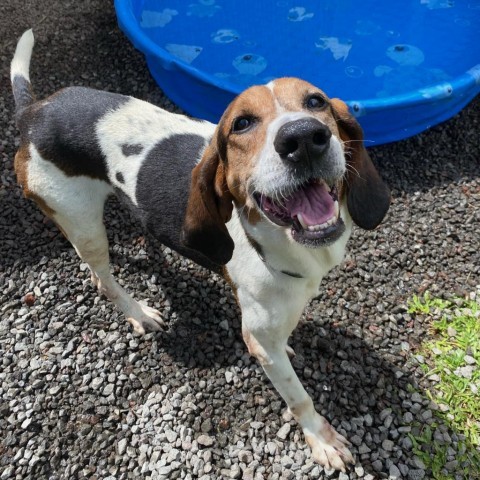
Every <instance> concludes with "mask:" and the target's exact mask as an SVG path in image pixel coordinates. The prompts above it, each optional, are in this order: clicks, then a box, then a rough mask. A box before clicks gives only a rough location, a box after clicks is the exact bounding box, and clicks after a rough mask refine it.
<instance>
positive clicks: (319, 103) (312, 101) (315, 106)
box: [305, 95, 327, 110]
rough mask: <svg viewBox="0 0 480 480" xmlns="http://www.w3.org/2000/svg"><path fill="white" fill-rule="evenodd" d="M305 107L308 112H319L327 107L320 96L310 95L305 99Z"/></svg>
mask: <svg viewBox="0 0 480 480" xmlns="http://www.w3.org/2000/svg"><path fill="white" fill-rule="evenodd" d="M305 105H306V107H307V108H309V109H310V110H320V109H322V108H323V107H325V105H327V101H326V100H325V99H324V98H323V97H321V96H320V95H311V96H310V97H307V99H306V101H305Z"/></svg>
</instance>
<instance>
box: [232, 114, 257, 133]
mask: <svg viewBox="0 0 480 480" xmlns="http://www.w3.org/2000/svg"><path fill="white" fill-rule="evenodd" d="M252 124H253V119H252V118H250V117H238V118H236V119H235V121H234V122H233V125H232V131H233V132H244V131H245V130H248V128H249V127H251V126H252Z"/></svg>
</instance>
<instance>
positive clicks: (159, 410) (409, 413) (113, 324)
mask: <svg viewBox="0 0 480 480" xmlns="http://www.w3.org/2000/svg"><path fill="white" fill-rule="evenodd" d="M31 26H33V27H34V29H35V33H36V37H37V45H36V50H35V52H34V58H33V62H32V79H33V84H34V88H35V91H36V93H37V94H38V96H39V97H42V96H46V95H48V94H50V93H52V92H54V91H55V90H57V89H58V88H60V87H63V86H67V85H74V84H76V85H85V86H90V87H95V88H101V89H106V90H110V91H116V92H121V93H126V94H132V95H134V96H137V97H140V98H143V99H146V100H149V101H151V102H153V103H155V104H158V105H161V106H163V107H165V108H167V109H170V110H173V109H175V107H174V106H173V105H172V104H171V103H170V102H169V101H168V100H167V99H166V98H165V97H164V96H163V95H162V93H161V92H160V91H159V89H158V88H157V86H156V85H155V83H154V82H153V80H152V79H151V78H150V76H149V73H148V71H147V68H146V66H145V62H144V60H143V58H142V56H141V55H140V54H139V53H138V52H136V51H134V49H133V48H132V47H131V46H130V44H129V43H128V41H127V40H126V38H125V37H124V36H123V34H122V33H121V32H120V31H119V29H118V28H117V25H116V20H115V16H114V11H113V7H112V5H111V2H109V1H105V0H103V1H102V0H85V1H81V2H74V1H72V0H68V1H66V0H51V1H49V2H42V1H41V0H35V1H34V0H24V1H22V2H19V1H16V0H7V1H6V2H5V1H4V2H2V3H1V5H0V31H1V32H2V35H1V37H0V55H1V60H2V62H1V78H0V122H1V129H0V131H1V132H2V134H1V136H0V157H1V160H2V162H1V165H0V212H1V213H0V249H1V250H0V312H1V314H0V317H1V319H0V352H1V356H0V365H1V368H0V380H1V383H0V479H1V480H4V479H14V478H15V479H22V480H27V479H32V480H43V479H51V480H56V479H74V478H91V479H119V480H120V479H127V478H129V479H130V478H145V479H175V478H185V479H193V478H201V479H202V480H207V479H228V478H243V479H266V478H268V479H279V478H282V479H310V478H325V479H327V478H328V479H329V478H340V479H342V480H346V479H357V478H363V479H367V480H368V479H370V480H372V479H377V478H390V479H392V480H393V479H395V478H397V479H399V478H406V479H410V480H415V479H423V478H424V479H428V478H431V476H430V475H431V473H430V472H429V471H428V470H427V469H426V467H425V465H423V464H422V462H421V461H420V460H419V459H417V458H416V457H415V456H414V453H413V452H412V442H411V440H410V438H409V436H408V433H409V432H411V433H413V434H415V433H417V432H418V431H419V429H420V428H421V426H422V425H425V424H433V423H435V420H434V415H432V413H433V414H434V410H435V409H436V406H435V405H434V404H433V403H431V402H429V400H428V399H427V396H426V393H425V391H426V388H428V386H429V380H427V379H425V378H423V377H422V375H421V370H420V368H419V365H418V361H417V360H415V356H414V353H415V349H416V348H417V347H418V345H419V344H420V342H421V341H423V340H424V339H426V338H428V335H429V333H428V325H426V323H424V322H423V321H422V318H421V317H415V318H412V317H411V316H410V315H409V314H408V313H407V311H406V307H405V305H406V302H407V300H408V299H409V298H410V297H411V296H412V295H413V294H415V293H417V294H418V293H421V292H424V291H425V290H429V291H431V292H432V293H433V294H435V295H438V296H442V297H448V296H450V295H452V294H458V295H464V294H467V293H469V292H472V291H474V290H475V288H476V285H478V284H479V283H480V280H479V270H480V254H479V244H480V242H479V236H478V231H479V224H480V214H479V211H480V210H479V207H480V179H479V174H480V142H479V132H480V115H479V112H480V102H479V99H477V101H475V102H473V103H472V104H471V105H470V106H469V107H468V108H467V109H465V110H464V111H463V112H462V113H461V114H460V115H458V116H457V117H455V118H454V119H452V120H450V121H449V122H447V123H445V124H443V125H441V126H439V127H436V128H434V129H432V130H431V131H429V132H427V133H424V134H422V135H418V136H416V137H414V138H412V139H409V140H406V141H403V142H399V143H396V144H394V145H386V146H382V147H377V148H375V149H373V150H372V155H373V157H374V159H375V160H376V162H377V164H378V165H379V169H380V171H381V173H382V175H383V176H384V178H385V179H386V180H387V181H388V183H389V184H390V186H391V187H392V191H393V204H392V207H391V210H390V213H389V215H388V218H387V219H386V221H385V222H384V223H383V225H382V226H381V227H380V228H379V229H378V230H377V231H375V232H369V233H366V232H362V231H359V230H357V231H356V232H355V234H354V237H353V239H352V240H351V242H350V252H349V255H348V257H347V259H346V261H345V262H344V264H343V265H342V266H341V267H339V268H337V269H336V270H335V271H334V272H332V274H331V275H330V276H329V277H328V278H326V279H325V280H324V281H323V286H324V289H323V293H322V294H321V295H320V296H319V297H318V298H317V299H316V300H315V301H313V302H312V304H311V305H310V306H309V307H308V308H307V309H306V312H305V315H304V317H303V320H302V322H301V324H300V325H299V327H298V329H297V330H296V331H295V333H294V335H293V338H292V340H291V345H292V346H293V348H294V349H295V351H296V353H297V356H296V358H295V359H294V360H293V363H294V366H295V368H296V370H297V372H298V374H299V376H300V378H301V379H302V381H303V382H304V384H305V385H306V388H307V389H308V391H309V392H310V394H311V395H312V397H313V398H314V400H315V403H316V405H317V408H318V409H319V410H320V411H321V412H322V414H324V415H326V416H327V417H328V418H329V419H331V420H332V422H333V424H334V425H335V426H336V427H337V429H338V430H340V431H341V432H343V433H345V434H346V435H347V436H348V437H349V438H350V440H351V441H352V444H353V447H352V451H353V453H354V455H355V457H356V459H357V465H356V466H355V468H354V469H352V471H351V472H349V473H348V474H338V473H334V472H328V471H324V470H323V468H321V467H319V466H317V465H315V464H314V463H313V462H312V461H311V459H310V454H309V451H308V449H307V447H306V444H305V442H304V440H303V437H302V435H301V433H300V431H299V429H298V427H297V425H296V424H295V422H294V421H292V420H291V419H290V418H289V417H288V414H287V413H286V412H285V405H284V403H283V402H282V401H281V400H280V398H279V396H278V395H277V393H276V392H275V391H274V390H273V388H272V387H271V385H270V384H269V382H268V380H267V379H266V377H265V376H264V374H263V373H262V371H261V369H260V367H259V366H258V365H257V364H256V363H255V361H253V360H252V359H250V357H249V356H248V354H247V352H246V348H245V347H244V345H243V342H242V339H241V335H240V320H239V311H238V309H237V307H236V305H235V302H234V299H233V296H232V293H231V291H230V289H229V287H228V286H226V285H225V283H224V282H223V281H222V280H221V279H219V278H218V277H215V276H212V275H210V274H209V273H208V272H206V271H204V270H202V269H200V268H199V267H197V266H195V265H193V264H191V263H189V262H188V261H186V260H184V259H182V258H181V257H179V256H177V255H176V254H175V253H172V252H171V251H169V250H168V249H165V248H162V247H161V246H160V245H158V244H157V245H156V244H155V243H154V242H152V241H151V239H149V238H145V237H144V236H143V234H142V232H141V231H140V229H139V228H138V225H136V224H135V223H134V222H133V221H132V220H131V218H130V217H129V214H128V213H127V212H126V211H124V210H123V208H121V207H120V206H119V205H118V204H117V203H116V202H115V201H113V200H112V201H111V202H110V203H109V204H108V208H107V214H106V217H107V219H106V222H107V225H108V228H109V235H110V245H111V254H112V264H113V269H114V272H115V275H116V277H117V278H118V279H119V282H120V283H121V284H122V285H125V287H126V288H127V289H128V290H129V291H132V292H135V295H136V297H137V298H146V299H150V301H151V303H150V304H151V305H152V304H153V305H154V306H155V307H156V308H158V309H159V310H160V311H161V312H163V314H164V316H165V319H166V320H167V321H168V323H169V329H168V331H166V332H164V333H158V334H148V335H146V336H144V337H139V336H137V335H134V334H133V333H132V330H131V328H130V326H129V325H128V324H127V322H126V321H125V320H124V318H123V317H122V316H121V315H119V314H118V312H117V311H116V310H115V309H113V308H112V305H111V304H110V303H109V302H107V301H106V300H105V298H103V297H100V296H99V295H98V293H97V291H96V290H95V289H94V288H93V287H92V285H91V284H90V281H89V275H88V272H87V270H86V265H82V264H80V262H79V260H78V258H77V257H76V255H75V254H74V251H73V249H72V248H71V246H70V244H69V243H68V242H67V241H66V240H64V239H63V238H62V236H61V235H60V234H59V232H58V231H57V229H56V228H55V226H54V225H53V224H52V223H50V222H49V221H47V220H46V219H45V218H44V216H43V215H42V214H41V213H40V211H39V210H38V209H37V208H36V207H35V206H34V204H33V203H31V202H30V201H26V200H25V199H23V198H22V194H21V191H20V189H19V187H18V186H17V185H16V183H15V178H14V175H13V156H14V153H15V146H16V144H17V132H16V129H15V126H14V123H13V120H12V117H13V114H12V106H13V105H12V98H11V93H10V86H9V79H8V68H9V63H10V60H11V56H12V54H13V49H14V46H15V43H16V39H17V38H18V36H19V35H20V34H21V33H22V31H23V30H25V29H26V28H29V27H31ZM411 386H413V387H414V388H415V389H416V391H417V393H414V394H412V393H411V391H412V389H411ZM437 424H438V422H437V423H435V425H437ZM418 425H420V426H418ZM434 430H435V435H436V438H437V439H440V440H439V441H443V442H446V443H448V444H449V446H450V449H449V451H448V455H449V457H448V459H449V460H454V459H455V458H457V450H458V442H459V436H458V435H457V434H456V432H455V431H454V430H453V429H452V428H451V427H450V426H449V425H448V424H442V423H440V424H439V425H438V426H436V427H435V428H434ZM442 439H443V440H442ZM460 440H461V437H460ZM452 465H454V462H453V464H452ZM450 475H451V477H450V478H458V479H461V478H463V476H462V475H459V474H457V475H456V476H455V467H454V466H453V467H452V472H450Z"/></svg>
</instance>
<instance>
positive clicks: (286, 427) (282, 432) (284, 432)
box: [277, 423, 291, 440]
mask: <svg viewBox="0 0 480 480" xmlns="http://www.w3.org/2000/svg"><path fill="white" fill-rule="evenodd" d="M290 428H291V427H290V424H289V423H285V424H283V425H282V427H281V428H280V429H279V430H278V432H277V437H278V438H280V439H281V440H286V439H287V437H288V434H289V433H290Z"/></svg>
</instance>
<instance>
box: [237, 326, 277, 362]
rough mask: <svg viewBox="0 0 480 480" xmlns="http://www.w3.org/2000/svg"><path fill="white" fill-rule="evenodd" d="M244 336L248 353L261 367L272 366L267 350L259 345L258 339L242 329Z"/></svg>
mask: <svg viewBox="0 0 480 480" xmlns="http://www.w3.org/2000/svg"><path fill="white" fill-rule="evenodd" d="M242 336H243V341H244V342H245V345H246V346H247V348H248V353H250V355H251V356H252V357H255V358H256V359H257V360H258V361H259V362H260V364H261V365H271V364H272V360H271V359H270V357H269V356H268V353H267V352H266V351H265V349H264V348H263V347H262V346H261V345H260V344H259V343H258V341H257V339H256V338H255V337H254V336H253V335H252V334H251V332H249V331H248V330H245V329H242Z"/></svg>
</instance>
